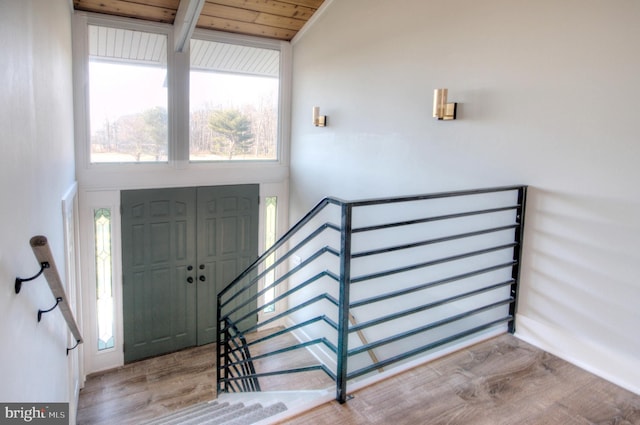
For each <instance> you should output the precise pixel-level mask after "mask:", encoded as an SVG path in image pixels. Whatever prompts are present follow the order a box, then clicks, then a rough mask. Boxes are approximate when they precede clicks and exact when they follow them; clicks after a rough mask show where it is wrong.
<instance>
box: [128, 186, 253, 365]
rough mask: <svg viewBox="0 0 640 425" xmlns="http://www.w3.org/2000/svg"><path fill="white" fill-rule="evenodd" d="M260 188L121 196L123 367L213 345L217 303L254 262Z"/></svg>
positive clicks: (179, 190) (151, 191) (157, 191)
mask: <svg viewBox="0 0 640 425" xmlns="http://www.w3.org/2000/svg"><path fill="white" fill-rule="evenodd" d="M258 199H259V193H258V185H242V186H214V187H198V188H177V189H149V190H131V191H123V192H122V196H121V205H122V258H123V260H122V263H123V314H124V342H125V352H124V358H125V362H127V363H128V362H131V361H134V360H139V359H142V358H146V357H151V356H157V355H160V354H164V353H169V352H172V351H177V350H180V349H182V348H186V347H191V346H194V345H203V344H207V343H210V342H214V341H215V340H216V297H217V293H218V292H219V291H220V290H221V289H222V288H224V287H225V286H226V285H227V284H228V283H229V282H230V281H231V280H233V278H234V277H235V276H237V275H238V274H239V273H240V272H241V271H242V270H243V269H244V268H245V267H246V266H247V265H249V264H250V263H251V261H253V260H254V259H255V258H256V256H257V254H258Z"/></svg>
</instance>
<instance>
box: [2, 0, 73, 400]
mask: <svg viewBox="0 0 640 425" xmlns="http://www.w3.org/2000/svg"><path fill="white" fill-rule="evenodd" d="M0 10H2V12H1V13H0V52H2V53H1V54H0V82H1V83H2V84H1V85H0V98H1V99H2V102H0V147H1V149H2V155H0V195H1V197H2V199H3V201H2V208H1V209H0V222H1V223H2V238H1V239H0V280H1V281H2V282H3V284H2V289H1V290H0V312H2V320H0V341H1V343H0V376H1V377H2V384H1V385H0V400H1V401H2V402H12V401H15V402H66V401H69V391H68V389H69V382H68V379H69V376H68V370H67V365H68V360H67V357H66V348H67V337H68V331H67V328H66V324H65V322H64V320H63V318H62V315H61V314H60V313H59V312H58V311H53V312H51V313H48V314H45V315H44V316H43V318H42V322H40V323H37V319H36V315H37V311H38V309H47V308H49V307H51V306H52V305H53V304H54V303H55V299H54V298H53V295H52V294H51V291H50V289H49V287H48V285H47V283H46V281H45V279H44V277H40V278H38V279H37V280H35V281H32V282H28V283H24V284H23V288H22V291H21V292H20V294H17V295H16V294H15V292H14V281H15V278H16V277H17V276H19V277H29V276H31V275H33V274H34V273H35V272H37V271H38V270H39V265H38V262H37V260H36V258H35V256H34V254H33V251H32V250H31V247H30V246H29V239H30V238H31V237H32V236H34V235H45V236H46V237H47V238H48V240H49V245H50V248H51V251H52V252H53V255H54V258H55V262H56V266H57V268H58V271H59V272H60V273H61V274H62V273H64V270H65V257H64V247H63V245H64V233H63V219H62V198H63V196H64V194H65V193H66V192H67V190H68V189H69V188H70V187H71V186H72V184H73V182H74V174H75V168H74V160H73V157H74V152H73V120H72V116H73V109H72V84H71V81H72V76H71V26H70V2H69V1H68V0H55V1H51V0H33V1H15V0H0ZM61 277H62V279H63V280H64V276H61Z"/></svg>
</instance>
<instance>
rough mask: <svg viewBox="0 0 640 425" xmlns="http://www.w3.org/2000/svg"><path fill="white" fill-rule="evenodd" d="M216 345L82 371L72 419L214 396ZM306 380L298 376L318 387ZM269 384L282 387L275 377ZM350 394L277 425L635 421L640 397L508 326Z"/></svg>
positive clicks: (123, 416)
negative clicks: (341, 400) (527, 340)
mask: <svg viewBox="0 0 640 425" xmlns="http://www.w3.org/2000/svg"><path fill="white" fill-rule="evenodd" d="M214 351H215V348H214V347H213V346H204V347H198V348H193V349H189V350H186V351H183V352H180V353H174V354H169V355H166V356H162V357H158V358H154V359H150V360H145V361H142V362H137V363H133V364H131V365H127V366H124V367H122V368H119V369H117V370H114V371H110V372H105V373H101V374H98V375H95V376H92V377H90V378H89V379H88V381H87V383H86V386H85V388H84V389H82V390H81V392H80V408H79V411H78V423H79V424H115V423H117V424H122V425H124V424H136V423H140V422H141V421H142V420H144V419H149V418H152V417H156V416H160V415H162V414H164V413H166V412H168V411H172V410H175V409H178V408H181V407H185V406H187V405H190V404H194V403H197V402H200V401H204V400H210V399H213V398H215V364H214V362H215V352H214ZM303 357H304V356H303ZM314 379H315V378H313V379H307V378H306V377H304V378H302V379H299V380H298V383H300V384H302V383H305V384H307V383H309V382H314V385H324V382H325V381H324V380H323V378H321V377H317V379H318V381H317V382H315V381H314ZM268 386H269V385H267V387H268ZM273 386H274V388H272V389H282V388H280V386H281V382H276V383H274V384H273ZM299 388H304V386H303V385H299ZM266 389H270V388H266ZM353 396H354V398H353V399H351V400H350V401H348V402H347V403H345V404H343V405H341V404H339V403H336V402H331V403H328V404H325V405H322V406H320V407H318V408H316V409H314V410H312V411H310V412H307V413H305V414H303V415H301V416H298V417H295V418H292V419H290V420H287V421H285V422H282V423H283V424H296V425H297V424H302V425H307V424H308V425H316V424H319V425H322V424H331V425H352V424H393V425H405V424H406V425H413V424H434V425H437V424H483V425H484V424H487V425H489V424H491V425H496V424H505V425H507V424H508V425H512V424H536V425H537V424H561V425H578V424H579V425H588V424H612V425H613V424H615V425H630V424H633V425H636V424H637V425H640V396H638V395H636V394H633V393H631V392H629V391H626V390H624V389H622V388H619V387H617V386H615V385H613V384H611V383H609V382H607V381H604V380H602V379H600V378H598V377H596V376H594V375H592V374H590V373H588V372H585V371H584V370H582V369H579V368H577V367H575V366H573V365H571V364H569V363H567V362H565V361H563V360H561V359H559V358H557V357H555V356H553V355H550V354H548V353H545V352H543V351H541V350H539V349H537V348H535V347H533V346H531V345H529V344H527V343H525V342H523V341H520V340H518V339H517V338H515V337H513V336H511V335H508V334H507V335H502V336H499V337H497V338H494V339H491V340H489V341H486V342H483V343H481V344H478V345H475V346H473V347H470V348H468V349H465V350H462V351H459V352H457V353H454V354H451V355H449V356H446V357H443V358H441V359H438V360H435V361H433V362H431V363H428V364H426V365H423V366H420V367H417V368H415V369H412V370H410V371H408V372H406V373H403V374H401V375H397V376H395V377H393V378H390V379H388V380H386V381H383V382H380V383H378V384H374V385H372V386H369V387H367V388H364V389H362V390H360V391H357V392H355V393H354V394H353Z"/></svg>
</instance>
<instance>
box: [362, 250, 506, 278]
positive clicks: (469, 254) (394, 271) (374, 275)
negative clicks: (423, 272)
mask: <svg viewBox="0 0 640 425" xmlns="http://www.w3.org/2000/svg"><path fill="white" fill-rule="evenodd" d="M517 245H518V244H517V243H508V244H504V245H498V246H494V247H491V248H485V249H479V250H477V251H470V252H466V253H464V254H458V255H453V256H451V257H445V258H439V259H437V260H431V261H426V262H423V263H417V264H413V265H411V266H405V267H400V268H397V269H391V270H386V271H384V272H378V273H372V274H368V275H364V276H359V277H354V278H352V279H351V283H358V282H363V281H365V280H371V279H376V278H379V277H384V276H390V275H393V274H397V273H403V272H408V271H411V270H417V269H421V268H424V267H430V266H434V265H436V264H442V263H447V262H450V261H456V260H461V259H463V258H469V257H474V256H477V255H482V254H488V253H490V252H495V251H501V250H503V249H508V248H513V247H514V246H517Z"/></svg>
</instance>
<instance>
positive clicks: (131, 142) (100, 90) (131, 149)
mask: <svg viewBox="0 0 640 425" xmlns="http://www.w3.org/2000/svg"><path fill="white" fill-rule="evenodd" d="M167 99H168V96H167V36H166V35H164V34H155V33H149V32H142V31H132V30H126V29H120V28H109V27H102V26H96V25H89V109H90V112H89V115H90V134H91V143H90V145H91V149H90V162H92V163H98V162H111V163H114V162H115V163H122V162H125V163H127V162H134V163H135V162H167V161H168V150H169V149H168V146H169V137H168V124H167V123H168V116H167V109H168V108H167V105H168V100H167Z"/></svg>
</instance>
